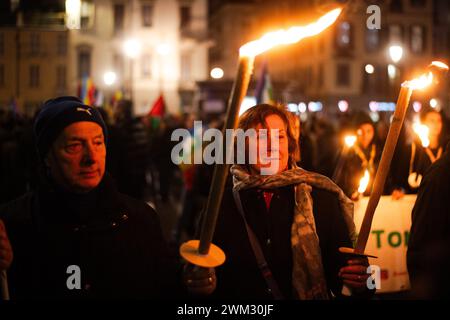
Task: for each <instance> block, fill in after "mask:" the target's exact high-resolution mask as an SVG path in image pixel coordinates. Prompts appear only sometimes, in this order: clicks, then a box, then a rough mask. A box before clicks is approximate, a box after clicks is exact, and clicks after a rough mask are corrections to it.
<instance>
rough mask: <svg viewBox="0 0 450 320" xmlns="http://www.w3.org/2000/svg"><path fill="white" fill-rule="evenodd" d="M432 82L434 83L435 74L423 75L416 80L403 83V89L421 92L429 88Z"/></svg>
mask: <svg viewBox="0 0 450 320" xmlns="http://www.w3.org/2000/svg"><path fill="white" fill-rule="evenodd" d="M432 82H433V73H431V72H428V73H427V74H423V75H421V76H420V77H418V78H416V79H413V80H409V81H405V82H403V83H402V87H407V88H410V89H412V90H421V89H425V88H426V87H428V86H429V85H430V84H431V83H432Z"/></svg>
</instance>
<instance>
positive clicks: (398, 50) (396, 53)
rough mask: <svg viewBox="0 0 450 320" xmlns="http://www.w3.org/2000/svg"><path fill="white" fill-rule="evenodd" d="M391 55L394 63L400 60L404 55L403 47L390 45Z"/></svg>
mask: <svg viewBox="0 0 450 320" xmlns="http://www.w3.org/2000/svg"><path fill="white" fill-rule="evenodd" d="M389 56H390V57H391V59H392V61H393V62H394V63H397V62H399V61H400V60H401V59H402V57H403V48H402V47H401V46H390V47H389Z"/></svg>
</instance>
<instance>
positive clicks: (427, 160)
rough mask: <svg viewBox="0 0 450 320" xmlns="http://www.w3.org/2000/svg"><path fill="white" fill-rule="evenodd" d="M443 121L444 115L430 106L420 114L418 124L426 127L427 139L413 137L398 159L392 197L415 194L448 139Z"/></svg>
mask: <svg viewBox="0 0 450 320" xmlns="http://www.w3.org/2000/svg"><path fill="white" fill-rule="evenodd" d="M444 122H445V121H444V116H443V115H442V114H441V113H440V112H438V111H436V110H434V109H431V108H430V109H425V110H424V111H423V112H422V114H421V115H420V124H421V125H422V126H426V128H428V131H429V134H428V135H427V138H428V139H424V141H421V140H420V139H419V137H417V139H414V140H413V142H412V143H411V145H410V146H409V147H408V148H407V150H406V152H404V153H403V157H401V158H400V159H399V162H400V163H401V165H400V166H398V168H397V170H396V172H395V173H394V174H393V179H394V183H395V184H394V189H395V190H394V191H393V196H394V198H396V199H398V198H401V197H402V196H403V195H404V194H405V193H406V194H416V193H417V191H418V188H419V186H420V183H421V181H422V178H423V175H424V174H425V172H426V171H427V169H428V168H429V167H430V166H431V165H432V164H433V163H434V162H436V161H437V160H439V158H440V157H441V156H442V154H443V151H444V148H445V145H446V144H447V141H448V139H447V136H446V134H445V130H444ZM414 125H418V124H417V123H415V124H414ZM422 128H424V127H422ZM419 130H420V129H419ZM414 135H415V134H414Z"/></svg>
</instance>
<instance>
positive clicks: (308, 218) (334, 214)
mask: <svg viewBox="0 0 450 320" xmlns="http://www.w3.org/2000/svg"><path fill="white" fill-rule="evenodd" d="M132 110H133V106H132V102H131V101H128V100H122V101H120V102H119V103H118V104H117V106H116V107H115V108H114V110H113V112H109V111H107V110H105V109H102V108H94V107H90V106H86V105H84V104H83V103H82V102H81V101H80V100H79V99H77V98H74V97H60V98H56V99H52V100H49V101H47V102H46V103H45V104H44V105H43V107H42V109H40V110H39V111H38V112H37V113H36V115H35V116H34V117H33V118H28V117H26V116H23V115H19V114H17V113H14V112H12V111H5V110H2V109H0V176H1V179H0V205H3V206H2V208H1V210H0V219H1V220H3V221H4V223H5V226H3V225H0V229H2V230H6V231H7V234H8V236H9V241H10V242H11V244H12V248H13V252H14V259H13V258H12V254H11V256H10V257H8V255H7V254H4V255H3V256H1V257H0V268H1V267H2V264H4V265H5V266H6V265H8V266H9V265H11V267H10V270H9V271H8V276H9V278H10V288H11V295H12V296H13V297H18V298H29V297H36V296H41V297H78V298H80V297H81V298H83V297H88V298H89V297H163V296H166V297H169V296H171V295H173V294H174V292H176V293H177V294H180V295H182V294H184V290H185V289H186V288H187V291H189V290H190V291H191V292H210V291H214V295H215V296H216V297H235V298H236V297H241V298H263V299H265V298H271V297H272V298H276V299H280V298H288V299H294V298H300V299H328V298H331V297H332V296H339V295H340V291H341V287H342V285H343V284H345V285H347V286H349V287H351V288H352V289H353V291H354V293H355V296H357V297H365V298H370V297H371V296H372V295H373V292H372V291H371V290H367V288H366V280H367V277H368V275H367V273H366V267H367V261H366V260H364V259H348V258H346V257H343V256H341V255H339V253H338V248H339V247H342V246H345V247H351V246H352V241H353V240H354V237H355V230H354V224H353V221H352V220H351V218H349V217H351V213H350V212H349V206H350V205H351V204H349V201H350V200H349V199H353V200H356V199H357V197H358V196H360V194H361V193H362V194H365V195H369V194H370V192H371V185H372V183H373V180H374V177H375V174H376V170H377V167H378V163H379V161H380V158H381V153H382V150H383V143H384V141H385V140H386V136H387V133H388V128H389V120H390V119H389V114H381V115H380V114H378V115H377V116H378V118H379V119H377V121H374V120H373V118H372V117H371V116H373V115H370V114H369V113H366V112H363V111H355V112H347V113H340V114H337V115H330V114H329V115H327V114H320V113H317V114H309V115H308V118H307V119H306V120H305V121H301V117H300V115H297V114H294V113H289V112H288V111H287V110H286V109H285V108H284V107H283V106H271V105H258V106H256V107H253V108H251V109H249V110H248V111H247V112H245V113H244V114H243V115H242V116H241V117H240V120H239V127H240V128H242V129H244V130H245V129H249V128H255V129H257V130H259V129H261V128H269V129H270V128H276V129H279V130H280V132H281V133H280V136H279V139H280V141H281V143H280V146H279V149H278V150H276V152H277V153H278V156H277V157H276V158H277V161H279V162H280V164H281V165H280V167H279V170H278V171H277V172H275V173H274V174H273V175H270V176H268V177H265V178H264V179H262V178H261V175H260V170H261V166H264V165H262V164H259V163H257V164H255V165H251V166H237V165H234V166H233V167H232V170H231V177H230V179H229V180H228V183H227V187H226V192H225V194H224V200H223V204H222V207H221V214H220V216H219V221H218V224H217V230H216V234H215V238H214V243H217V244H218V245H219V246H220V247H221V248H222V249H224V250H225V252H226V254H227V259H228V260H227V263H226V264H225V265H224V266H223V267H221V268H218V269H217V274H216V272H215V270H204V269H201V268H200V269H199V268H197V269H196V268H194V269H192V268H191V269H190V271H189V272H188V275H187V280H186V281H185V287H186V288H185V287H183V286H182V285H181V283H178V282H177V281H176V279H177V277H178V275H179V274H180V273H181V269H180V267H179V263H178V262H179V261H177V258H176V252H175V250H174V249H175V248H177V247H178V246H179V245H180V244H181V243H182V242H184V241H185V240H188V239H193V238H195V237H198V233H197V234H196V232H198V230H199V228H198V226H199V225H200V221H201V218H202V213H203V212H204V208H205V204H206V201H207V199H208V195H209V191H210V186H211V181H212V176H213V169H214V166H213V165H207V164H182V165H175V164H174V163H173V161H172V149H173V147H174V146H175V144H176V143H177V141H172V139H171V136H172V132H173V131H174V130H175V129H178V128H185V129H188V130H189V132H191V133H192V135H194V132H193V127H194V120H202V121H203V122H202V125H203V126H204V127H206V128H219V129H220V128H222V126H223V115H214V116H211V115H193V114H186V115H184V116H175V115H166V116H165V117H163V118H162V119H160V118H150V117H148V116H140V117H136V116H134V115H133V112H132ZM418 116H419V115H418V114H416V113H415V112H411V113H410V114H409V115H408V118H407V120H406V122H405V125H404V128H403V130H402V133H401V136H400V140H399V143H398V146H397V149H396V152H395V155H394V161H393V162H392V165H391V170H390V173H389V176H388V180H387V183H386V186H385V194H389V195H392V197H394V199H399V198H401V197H402V196H403V195H404V194H410V193H417V192H418V190H419V187H420V185H421V181H422V179H423V177H424V176H425V175H426V174H425V173H426V172H427V170H428V169H429V168H430V166H432V164H433V163H435V162H436V161H438V160H439V159H440V158H443V157H444V156H445V155H446V153H445V152H444V151H445V147H446V144H447V141H448V140H447V131H446V128H447V119H446V117H445V116H444V114H443V113H442V112H439V111H437V110H435V109H425V110H423V111H422V112H421V114H420V118H418ZM419 120H420V122H421V123H422V124H424V125H426V126H427V127H428V128H429V134H428V138H429V141H428V143H424V142H423V141H421V140H420V139H419V138H418V136H417V135H416V134H415V133H414V131H413V130H412V127H413V124H414V123H416V122H417V121H419ZM347 135H354V136H355V142H354V144H353V145H352V146H351V147H349V146H346V145H345V144H344V137H345V136H347ZM192 141H193V142H192V143H195V139H192ZM257 143H258V144H259V143H260V142H259V141H258V142H257ZM272 152H274V151H272ZM366 172H367V173H368V175H369V177H370V179H369V185H368V187H367V188H365V190H364V191H362V192H361V191H359V190H358V189H359V188H358V187H359V182H360V180H361V178H362V177H363V176H364V174H365V173H366ZM423 180H424V181H426V179H423ZM24 194H25V196H23V195H24ZM14 199H18V200H14ZM144 202H147V203H150V204H151V206H146V205H145V203H144ZM170 203H178V204H180V206H179V207H180V208H181V210H179V211H178V212H171V213H167V208H172V209H169V210H175V208H177V206H165V205H166V204H170ZM162 207H165V209H164V210H165V212H164V214H172V215H173V216H174V217H175V218H176V219H175V223H173V225H171V226H170V227H171V233H170V234H169V236H168V237H164V235H163V232H162V230H161V226H160V222H159V220H160V217H159V216H158V214H156V212H155V209H156V211H159V210H158V208H162ZM419 209H420V208H419ZM419 209H417V210H419ZM160 214H161V213H160ZM1 220H0V221H1ZM413 226H415V224H414V223H413ZM231 230H232V232H231ZM1 235H2V238H1V239H0V241H2V242H4V244H3V245H2V250H3V249H4V248H8V246H9V245H8V244H6V242H7V239H6V233H5V232H4V233H1ZM414 239H416V238H414ZM166 243H168V244H169V246H168V245H167V244H166ZM4 250H5V251H6V249H4ZM443 250H444V249H443ZM418 252H421V251H420V250H418ZM255 256H256V260H258V263H256V261H255ZM412 259H413V260H414V259H416V260H417V254H416V255H415V256H414V257H413V258H412ZM7 261H9V263H7ZM11 261H13V262H12V264H11ZM71 261H77V263H78V264H80V268H81V269H82V270H85V271H84V273H83V275H85V276H84V277H83V284H82V287H83V290H81V291H77V292H74V291H67V290H66V289H67V288H66V287H65V286H66V281H65V280H64V279H65V277H67V273H66V269H65V268H64V266H65V267H67V266H69V265H72V264H73V262H71ZM260 261H263V262H264V264H265V265H266V267H267V266H269V267H267V268H266V269H265V270H263V269H261V268H260V266H259V262H260ZM31 266H32V267H31ZM111 266H114V267H111ZM28 268H31V269H28ZM5 269H6V268H5ZM30 270H32V272H31V271H30ZM199 275H200V276H199ZM202 275H205V276H202ZM267 275H269V276H267ZM216 277H217V279H218V281H217V283H216ZM110 279H120V280H118V281H114V283H113V284H112V283H110ZM193 279H194V281H193ZM198 279H200V280H198ZM420 280H421V281H422V280H423V279H422V278H421V279H420ZM205 281H206V282H205ZM211 286H213V287H214V288H213V290H210V289H211V288H210V287H211ZM44 287H45V290H43V288H44ZM199 287H200V288H203V289H204V290H198V288H199ZM216 287H217V288H216ZM149 288H151V290H149ZM214 289H215V290H214Z"/></svg>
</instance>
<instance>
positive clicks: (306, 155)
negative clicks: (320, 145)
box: [289, 112, 315, 171]
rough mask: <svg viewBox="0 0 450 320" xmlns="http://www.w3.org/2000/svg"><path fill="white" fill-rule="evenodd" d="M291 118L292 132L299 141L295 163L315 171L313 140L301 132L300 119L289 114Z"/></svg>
mask: <svg viewBox="0 0 450 320" xmlns="http://www.w3.org/2000/svg"><path fill="white" fill-rule="evenodd" d="M289 118H290V120H291V121H292V130H293V131H294V132H293V133H294V137H295V138H296V139H297V143H298V149H297V154H296V155H295V162H296V163H297V165H298V166H299V167H300V168H303V169H305V170H308V171H314V162H315V161H314V154H315V152H314V146H313V142H312V141H311V138H310V137H309V136H308V135H307V134H306V133H305V130H301V122H300V118H299V117H298V116H297V115H296V114H294V113H291V112H289Z"/></svg>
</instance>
